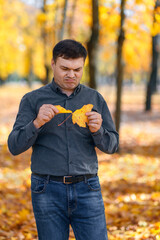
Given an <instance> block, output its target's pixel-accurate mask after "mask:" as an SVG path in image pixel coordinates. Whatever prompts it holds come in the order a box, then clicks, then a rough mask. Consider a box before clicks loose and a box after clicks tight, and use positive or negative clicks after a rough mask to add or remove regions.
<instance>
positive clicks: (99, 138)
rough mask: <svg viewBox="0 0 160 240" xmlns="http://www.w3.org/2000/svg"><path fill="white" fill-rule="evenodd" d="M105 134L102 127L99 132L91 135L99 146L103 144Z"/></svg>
mask: <svg viewBox="0 0 160 240" xmlns="http://www.w3.org/2000/svg"><path fill="white" fill-rule="evenodd" d="M103 133H104V129H103V127H102V126H101V128H100V129H99V130H98V131H97V132H94V133H91V134H92V137H93V139H94V142H95V144H98V143H100V142H101V139H102V136H103Z"/></svg>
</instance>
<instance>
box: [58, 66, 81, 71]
mask: <svg viewBox="0 0 160 240" xmlns="http://www.w3.org/2000/svg"><path fill="white" fill-rule="evenodd" d="M60 67H61V68H65V69H70V70H80V69H82V67H78V68H68V67H66V66H63V65H61V66H60Z"/></svg>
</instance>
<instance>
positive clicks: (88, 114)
mask: <svg viewBox="0 0 160 240" xmlns="http://www.w3.org/2000/svg"><path fill="white" fill-rule="evenodd" d="M95 114H98V113H97V112H93V111H92V112H86V116H92V115H95Z"/></svg>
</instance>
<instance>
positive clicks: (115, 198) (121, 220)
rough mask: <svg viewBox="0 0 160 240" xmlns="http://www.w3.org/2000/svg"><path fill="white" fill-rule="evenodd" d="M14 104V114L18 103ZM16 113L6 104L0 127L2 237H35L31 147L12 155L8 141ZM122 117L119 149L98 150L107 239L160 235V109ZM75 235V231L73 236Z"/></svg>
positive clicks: (158, 238) (148, 239)
mask: <svg viewBox="0 0 160 240" xmlns="http://www.w3.org/2000/svg"><path fill="white" fill-rule="evenodd" d="M3 92H4V91H3ZM16 93H17V92H16ZM6 96H7V95H6ZM7 98H8V96H7ZM0 100H1V99H0ZM14 100H15V99H14ZM3 101H4V100H3ZM4 104H5V107H6V109H7V103H6V101H4ZM17 104H18V101H17ZM12 107H14V110H13V112H14V114H16V111H17V110H18V105H17V107H15V105H14V104H12ZM10 108H11V105H10ZM137 108H138V107H137ZM157 109H158V108H157ZM10 110H11V109H10ZM13 112H12V110H11V111H9V114H10V113H12V114H11V115H7V113H6V112H5V109H4V107H2V111H0V118H1V121H0V123H1V126H2V124H4V126H5V129H6V131H3V134H4V135H3V138H1V139H0V140H1V143H0V144H1V145H0V166H1V168H0V216H1V218H0V226H1V227H0V240H23V239H24V240H36V239H37V231H36V224H35V220H34V216H33V211H32V205H31V194H30V154H31V150H28V151H26V152H25V153H23V154H21V155H19V156H12V155H11V154H10V153H9V152H8V148H7V145H6V143H5V142H6V140H5V139H6V136H7V135H5V134H6V133H8V132H9V131H10V130H11V124H10V123H8V121H11V122H12V123H13V120H14V119H13ZM2 113H4V115H3V116H5V117H3V116H2ZM7 116H8V118H9V119H8V120H7ZM10 117H11V118H10ZM123 118H125V120H124V121H122V125H121V132H120V139H121V141H120V145H121V151H120V153H116V154H114V155H106V154H104V153H102V152H100V151H99V150H97V153H98V160H99V172H98V174H99V177H100V182H101V188H102V196H103V199H104V205H105V212H106V224H107V228H108V236H109V240H160V217H159V216H160V138H159V137H158V136H159V135H160V127H159V126H160V112H159V111H158V110H155V111H153V112H152V113H150V114H148V113H143V112H141V114H139V110H138V109H137V110H135V111H130V112H124V113H123ZM10 119H11V120H10ZM2 130H3V129H2ZM4 140H5V141H4ZM74 239H75V238H74V234H73V231H72V230H71V233H70V240H74Z"/></svg>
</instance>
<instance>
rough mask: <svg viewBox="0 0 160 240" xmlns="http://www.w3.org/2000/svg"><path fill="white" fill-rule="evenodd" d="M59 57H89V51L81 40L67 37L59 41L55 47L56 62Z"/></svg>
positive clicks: (54, 57)
mask: <svg viewBox="0 0 160 240" xmlns="http://www.w3.org/2000/svg"><path fill="white" fill-rule="evenodd" d="M58 57H63V58H65V59H69V58H71V59H75V58H81V57H82V58H83V59H84V61H85V59H86V57H87V51H86V49H85V47H83V45H82V44H81V43H80V42H77V41H75V40H72V39H65V40H62V41H60V42H58V43H57V44H56V45H55V47H54V48H53V60H54V61H55V62H56V60H57V58H58Z"/></svg>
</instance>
